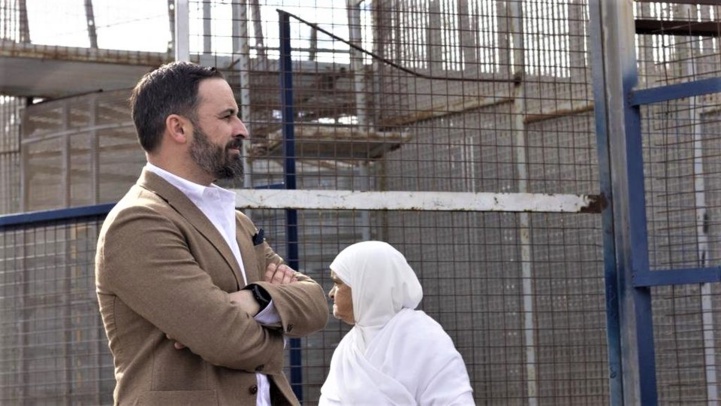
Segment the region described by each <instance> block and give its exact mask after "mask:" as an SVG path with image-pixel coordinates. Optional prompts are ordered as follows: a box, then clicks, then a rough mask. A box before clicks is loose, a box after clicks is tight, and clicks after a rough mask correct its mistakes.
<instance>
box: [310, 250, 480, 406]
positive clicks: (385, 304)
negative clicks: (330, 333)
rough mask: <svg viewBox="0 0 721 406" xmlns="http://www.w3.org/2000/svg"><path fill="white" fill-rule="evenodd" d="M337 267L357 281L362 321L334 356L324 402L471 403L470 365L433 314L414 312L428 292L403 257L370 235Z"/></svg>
mask: <svg viewBox="0 0 721 406" xmlns="http://www.w3.org/2000/svg"><path fill="white" fill-rule="evenodd" d="M331 269H332V270H333V271H334V272H335V273H336V275H337V276H338V277H339V278H340V279H341V280H342V281H343V282H344V283H346V284H347V285H349V286H350V287H351V290H352V298H353V314H354V317H355V319H356V324H355V326H354V327H353V329H351V330H350V331H349V332H348V334H346V336H345V337H343V339H342V340H341V342H340V344H339V345H338V348H336V350H335V352H334V353H333V358H332V359H331V365H330V372H329V375H328V378H327V379H326V381H325V383H324V384H323V387H322V388H321V398H320V403H319V405H321V406H325V405H359V406H363V405H368V406H377V405H402V406H406V405H439V406H440V405H442V406H450V405H473V404H474V401H473V396H472V389H471V385H470V380H469V378H468V373H467V371H466V366H465V364H464V362H463V359H462V357H461V354H460V353H458V351H457V350H456V349H455V347H454V345H453V341H452V340H451V338H450V337H449V336H448V334H447V333H446V332H445V331H444V330H443V328H442V327H441V325H440V324H438V323H437V322H436V321H435V320H433V319H432V318H431V317H429V316H428V315H426V314H425V313H424V312H423V311H420V310H414V309H415V308H416V306H417V305H418V304H419V303H420V300H421V299H422V297H423V291H422V288H421V286H420V283H419V282H418V279H417V278H416V276H415V272H413V269H412V268H411V267H410V265H408V263H407V262H406V260H405V257H403V255H402V254H401V253H400V252H398V251H397V250H395V249H394V248H393V247H391V246H390V245H388V244H386V243H383V242H379V241H366V242H363V243H358V244H354V245H351V246H350V247H348V248H346V249H345V250H343V251H342V252H341V253H340V254H338V257H336V260H334V261H333V263H332V264H331Z"/></svg>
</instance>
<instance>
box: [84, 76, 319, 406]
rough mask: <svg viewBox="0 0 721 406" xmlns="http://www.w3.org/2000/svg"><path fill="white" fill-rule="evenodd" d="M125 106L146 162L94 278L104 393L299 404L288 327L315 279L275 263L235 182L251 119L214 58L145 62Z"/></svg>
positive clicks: (311, 308) (311, 297)
mask: <svg viewBox="0 0 721 406" xmlns="http://www.w3.org/2000/svg"><path fill="white" fill-rule="evenodd" d="M130 105H131V111H132V117H133V121H134V123H135V127H136V130H137V133H138V139H139V141H140V145H141V146H142V148H143V149H144V151H145V154H146V158H147V161H148V162H147V165H146V166H145V168H143V171H142V173H141V175H140V178H139V179H138V181H137V183H136V184H135V185H134V186H132V187H131V188H130V190H129V191H128V193H127V194H126V195H125V197H123V199H122V200H120V202H118V204H117V205H116V206H115V207H114V208H113V210H112V211H111V212H110V213H109V214H108V217H107V218H106V220H105V222H104V224H103V226H102V229H101V231H100V235H99V238H98V247H97V254H96V261H95V278H96V289H97V296H98V302H99V306H100V313H101V316H102V319H103V324H104V327H105V331H106V334H107V336H108V341H109V346H110V351H111V353H112V355H113V361H114V365H115V380H116V386H115V390H114V393H113V396H114V401H115V404H116V405H117V404H134V405H176V404H187V405H211V404H212V405H230V404H236V405H271V404H273V405H285V404H291V405H297V404H298V400H297V398H296V397H295V396H294V394H293V392H292V390H291V387H290V385H289V383H288V380H287V379H286V377H285V376H284V374H283V360H284V342H285V337H302V336H305V335H308V334H311V333H313V332H315V331H318V330H320V329H322V328H323V327H324V326H325V324H326V322H327V319H328V307H327V302H326V298H325V295H324V293H323V290H322V288H321V287H320V286H319V285H318V284H317V283H316V282H314V281H313V280H311V279H310V278H309V277H307V276H305V275H303V274H300V273H298V272H296V271H294V270H293V269H291V268H290V267H288V266H287V265H285V264H284V263H283V259H282V258H281V257H280V256H279V255H278V254H276V253H275V252H274V251H273V249H272V248H271V247H270V246H269V245H268V244H267V242H266V241H265V239H264V238H263V235H262V231H259V230H258V229H257V228H256V227H255V225H254V224H253V223H252V222H251V220H250V219H249V218H248V217H246V216H245V215H243V214H242V213H240V212H239V211H237V210H235V195H234V193H233V192H230V191H228V190H225V189H222V188H220V187H218V186H217V185H214V184H213V182H214V181H216V180H218V179H223V178H231V177H235V176H240V175H241V174H242V163H241V159H240V150H241V145H242V140H243V139H244V138H248V136H249V134H248V130H247V129H246V127H245V125H244V124H243V122H242V121H241V120H240V119H239V118H238V117H237V114H238V105H237V103H236V101H235V98H234V96H233V91H232V90H231V88H230V85H229V84H228V83H227V82H226V81H225V79H224V78H223V76H222V74H221V73H220V72H218V71H217V70H215V69H214V68H206V67H202V66H199V65H195V64H192V63H187V62H174V63H171V64H167V65H164V66H162V67H160V68H158V69H156V70H154V71H152V72H150V73H148V74H146V75H145V76H144V77H143V78H142V79H141V80H140V81H139V82H138V84H137V85H136V87H135V88H134V89H133V92H132V95H131V98H130Z"/></svg>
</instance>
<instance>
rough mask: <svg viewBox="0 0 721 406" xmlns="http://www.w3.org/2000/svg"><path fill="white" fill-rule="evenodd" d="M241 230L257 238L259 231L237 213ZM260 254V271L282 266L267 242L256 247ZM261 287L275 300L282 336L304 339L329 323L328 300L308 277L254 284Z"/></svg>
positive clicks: (301, 276)
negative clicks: (280, 282) (273, 264)
mask: <svg viewBox="0 0 721 406" xmlns="http://www.w3.org/2000/svg"><path fill="white" fill-rule="evenodd" d="M237 217H238V220H239V221H240V223H241V229H242V230H245V231H244V232H246V233H248V234H249V235H251V234H252V235H256V234H257V233H258V230H257V228H256V227H255V225H254V224H253V223H252V221H251V220H250V219H249V218H248V217H247V216H245V215H244V214H242V213H240V212H239V213H238V216H237ZM256 252H260V253H261V254H260V255H259V256H261V257H262V258H259V262H260V263H261V270H262V271H263V272H264V270H265V268H266V267H267V266H268V265H269V264H271V263H283V262H284V261H283V258H281V257H280V256H279V255H278V254H276V253H275V251H273V249H272V248H271V247H270V245H269V244H268V242H267V241H266V240H265V239H263V241H262V242H261V243H260V244H259V245H258V246H256ZM254 283H255V284H258V285H260V286H262V287H263V288H264V289H265V290H266V291H267V292H268V293H269V294H270V296H271V298H272V299H273V306H274V307H275V309H276V311H277V312H278V315H279V316H280V319H281V327H282V330H283V333H284V334H285V335H287V336H289V337H304V336H306V335H309V334H311V333H314V332H316V331H319V330H322V329H323V328H324V327H325V326H326V324H327V323H328V315H329V313H330V311H329V308H328V300H327V298H326V295H325V292H324V291H323V288H322V287H321V286H320V285H319V284H318V283H317V282H315V281H314V280H313V279H311V278H310V277H309V276H307V275H299V278H298V282H294V283H290V284H284V285H277V284H271V283H268V282H264V281H262V278H261V281H258V282H254Z"/></svg>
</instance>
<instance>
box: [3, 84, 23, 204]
mask: <svg viewBox="0 0 721 406" xmlns="http://www.w3.org/2000/svg"><path fill="white" fill-rule="evenodd" d="M24 105H25V103H24V102H23V101H22V100H21V99H19V98H16V97H9V96H0V196H2V197H0V214H7V213H16V212H18V211H20V114H21V109H22V107H23V106H24Z"/></svg>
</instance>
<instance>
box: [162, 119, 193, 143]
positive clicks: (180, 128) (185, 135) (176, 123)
mask: <svg viewBox="0 0 721 406" xmlns="http://www.w3.org/2000/svg"><path fill="white" fill-rule="evenodd" d="M192 127H193V126H192V124H191V123H190V120H188V119H187V118H185V117H183V116H180V115H178V114H171V115H169V116H168V117H167V118H166V119H165V128H166V129H167V132H168V134H169V135H170V138H171V139H172V140H173V141H175V142H176V143H178V144H185V143H186V142H188V140H189V139H190V134H191V133H192V132H193V129H192Z"/></svg>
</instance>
